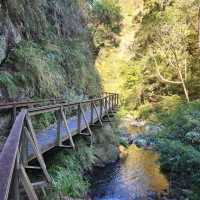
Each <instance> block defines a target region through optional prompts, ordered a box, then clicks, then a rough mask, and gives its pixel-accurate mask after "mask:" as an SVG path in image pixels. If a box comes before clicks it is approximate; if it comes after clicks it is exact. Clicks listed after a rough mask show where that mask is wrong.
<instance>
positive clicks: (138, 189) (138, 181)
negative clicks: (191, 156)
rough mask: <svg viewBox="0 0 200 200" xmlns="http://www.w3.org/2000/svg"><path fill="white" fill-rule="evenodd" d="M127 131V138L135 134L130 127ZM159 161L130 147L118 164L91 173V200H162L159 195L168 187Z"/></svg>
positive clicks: (154, 155)
mask: <svg viewBox="0 0 200 200" xmlns="http://www.w3.org/2000/svg"><path fill="white" fill-rule="evenodd" d="M127 130H128V132H129V133H130V134H133V132H135V131H134V130H133V128H130V127H128V128H127ZM135 134H138V131H137V133H135ZM139 134H140V133H139ZM158 159H159V155H158V154H157V153H156V152H154V151H152V150H145V149H142V148H138V147H137V146H136V145H130V146H129V147H128V149H127V150H126V153H124V155H122V156H121V159H120V160H119V161H117V162H116V163H113V164H110V165H108V166H107V167H105V168H100V169H96V170H95V171H94V178H93V180H92V187H91V197H92V199H93V200H154V199H161V198H160V196H161V193H163V192H164V191H167V190H168V187H169V183H168V181H167V179H166V177H165V176H164V175H163V174H162V173H161V171H160V166H159V164H158V162H157V161H158Z"/></svg>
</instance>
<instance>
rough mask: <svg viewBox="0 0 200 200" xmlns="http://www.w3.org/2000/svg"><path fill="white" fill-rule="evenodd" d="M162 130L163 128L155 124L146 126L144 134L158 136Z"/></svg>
mask: <svg viewBox="0 0 200 200" xmlns="http://www.w3.org/2000/svg"><path fill="white" fill-rule="evenodd" d="M161 130H162V127H160V126H158V125H155V124H147V125H145V128H144V132H145V133H146V134H158V133H159V132H160V131H161Z"/></svg>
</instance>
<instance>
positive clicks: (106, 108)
mask: <svg viewBox="0 0 200 200" xmlns="http://www.w3.org/2000/svg"><path fill="white" fill-rule="evenodd" d="M107 98H108V97H107V96H106V97H105V111H108V99H107Z"/></svg>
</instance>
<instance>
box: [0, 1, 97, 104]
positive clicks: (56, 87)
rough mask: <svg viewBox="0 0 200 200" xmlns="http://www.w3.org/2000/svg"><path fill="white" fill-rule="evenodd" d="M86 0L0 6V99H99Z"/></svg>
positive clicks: (7, 2) (9, 3)
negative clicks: (93, 97) (84, 97)
mask: <svg viewBox="0 0 200 200" xmlns="http://www.w3.org/2000/svg"><path fill="white" fill-rule="evenodd" d="M89 9H90V8H89V6H88V5H87V2H85V1H84V0H31V1H30V0H1V1H0V98H1V100H5V99H6V100H8V99H27V98H32V97H39V98H48V97H56V96H66V97H68V98H74V96H78V97H80V96H83V95H97V94H98V92H99V91H100V79H99V76H98V73H97V71H96V69H95V67H94V61H95V55H94V53H93V52H94V45H93V42H92V41H93V40H92V35H91V34H90V31H89V28H88V15H89V12H90V10H89Z"/></svg>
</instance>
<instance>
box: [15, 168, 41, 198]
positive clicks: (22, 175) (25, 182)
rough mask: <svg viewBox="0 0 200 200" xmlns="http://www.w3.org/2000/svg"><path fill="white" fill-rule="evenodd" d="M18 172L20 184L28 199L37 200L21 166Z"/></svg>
mask: <svg viewBox="0 0 200 200" xmlns="http://www.w3.org/2000/svg"><path fill="white" fill-rule="evenodd" d="M19 171H20V180H21V183H22V185H23V187H24V189H25V191H26V194H27V196H28V198H29V199H30V200H38V198H37V195H36V193H35V191H34V188H33V186H32V184H31V182H30V180H29V178H28V175H27V173H26V171H25V169H24V167H23V165H21V166H20V169H19Z"/></svg>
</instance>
